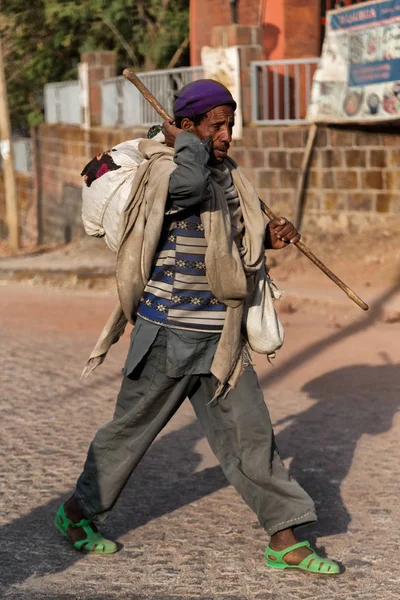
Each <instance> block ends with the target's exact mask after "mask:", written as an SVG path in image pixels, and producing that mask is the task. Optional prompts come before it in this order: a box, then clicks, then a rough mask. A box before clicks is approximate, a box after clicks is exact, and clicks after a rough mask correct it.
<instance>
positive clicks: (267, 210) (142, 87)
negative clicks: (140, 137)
mask: <svg viewBox="0 0 400 600" xmlns="http://www.w3.org/2000/svg"><path fill="white" fill-rule="evenodd" d="M122 74H123V76H124V77H125V78H126V79H128V80H129V81H130V82H131V83H133V84H134V85H135V86H136V87H137V89H138V90H139V92H140V93H141V94H142V95H143V96H144V98H145V99H146V100H147V101H148V102H149V103H150V104H151V106H152V107H153V108H154V109H155V110H156V111H157V112H158V114H159V115H160V117H162V118H163V119H164V121H172V120H173V118H172V117H171V115H169V114H168V113H167V111H166V110H165V108H164V107H163V106H161V104H160V103H159V102H158V100H157V99H156V98H155V97H154V96H153V94H152V93H151V92H150V90H149V89H148V88H147V87H146V86H145V85H144V83H143V82H142V81H141V80H140V79H139V77H138V76H137V75H136V74H135V73H133V71H130V70H129V69H125V70H124V71H123V73H122ZM260 203H261V209H262V211H263V213H264V214H265V215H267V217H268V218H269V219H271V220H272V219H276V218H277V217H276V215H275V214H274V213H273V212H272V210H271V209H270V208H268V206H267V205H266V204H265V202H263V201H262V200H261V199H260ZM295 246H296V247H297V248H298V249H299V250H300V252H302V253H303V254H304V255H305V256H307V258H309V259H310V260H311V262H313V263H314V264H315V265H316V266H317V267H318V268H319V269H321V271H322V272H323V273H325V275H327V276H328V277H329V279H331V280H332V281H333V282H334V283H336V285H337V286H339V287H340V289H341V290H343V291H344V293H345V294H346V295H347V296H348V297H349V298H350V299H351V300H353V302H355V303H356V304H358V306H359V307H360V308H362V309H363V310H368V308H369V307H368V304H366V303H365V302H364V300H362V299H361V298H360V297H359V296H357V294H356V293H355V292H353V290H351V289H350V288H349V287H348V286H347V285H346V284H345V283H343V281H342V280H341V279H339V277H337V276H336V275H335V274H334V273H332V271H331V270H330V269H328V267H326V266H325V265H324V263H323V262H321V261H320V260H319V258H317V257H316V256H315V254H313V253H312V252H311V250H310V249H309V248H307V246H306V245H305V244H303V242H301V241H300V242H297V244H295Z"/></svg>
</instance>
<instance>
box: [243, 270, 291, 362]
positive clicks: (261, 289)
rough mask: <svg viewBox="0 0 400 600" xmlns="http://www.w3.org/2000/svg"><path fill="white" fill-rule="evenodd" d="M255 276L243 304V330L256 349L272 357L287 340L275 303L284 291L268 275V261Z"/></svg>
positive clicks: (253, 348)
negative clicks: (285, 339)
mask: <svg viewBox="0 0 400 600" xmlns="http://www.w3.org/2000/svg"><path fill="white" fill-rule="evenodd" d="M254 277H255V286H254V289H253V292H252V293H250V294H248V296H247V298H246V302H245V307H244V314H243V329H244V334H245V337H246V339H247V341H248V344H249V346H250V348H251V349H252V350H253V351H254V352H257V353H258V354H267V355H268V356H270V357H271V358H273V357H274V356H275V351H276V350H278V349H279V348H281V346H282V345H283V341H284V330H283V325H282V323H281V320H280V319H279V316H278V314H277V312H276V310H275V306H274V300H277V299H279V298H280V297H281V295H282V293H281V292H280V291H279V290H278V289H277V288H276V287H275V285H274V283H273V282H272V279H271V278H270V276H269V275H268V271H267V267H266V263H265V261H264V264H263V266H261V268H260V269H259V270H258V271H257V273H256V274H255V275H254ZM249 283H250V282H249Z"/></svg>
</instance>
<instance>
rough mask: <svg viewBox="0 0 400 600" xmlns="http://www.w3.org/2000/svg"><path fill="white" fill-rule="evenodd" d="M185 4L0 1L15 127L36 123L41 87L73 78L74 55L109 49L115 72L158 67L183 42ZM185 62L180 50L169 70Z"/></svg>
mask: <svg viewBox="0 0 400 600" xmlns="http://www.w3.org/2000/svg"><path fill="white" fill-rule="evenodd" d="M188 22H189V0H29V1H28V2H26V0H12V1H10V0H0V33H1V37H2V40H3V48H4V54H5V64H6V78H7V86H8V95H9V104H10V112H11V120H12V124H13V127H14V129H23V128H24V127H26V125H35V124H37V123H39V122H40V121H41V120H42V96H43V87H44V85H45V84H46V83H49V82H53V81H66V80H69V79H77V64H78V62H79V60H80V54H81V52H85V51H90V50H115V51H117V53H118V66H119V69H120V70H121V71H122V69H123V68H124V67H126V66H133V67H135V68H136V69H142V70H151V69H162V68H165V67H167V66H168V65H169V62H170V60H171V58H172V57H173V55H174V53H175V51H176V50H177V48H179V46H180V45H181V44H182V42H183V41H184V40H185V38H187V36H188V30H189V23H188ZM182 64H188V51H187V49H186V51H184V52H183V53H182V56H181V57H180V60H179V62H177V64H175V65H174V66H179V65H182Z"/></svg>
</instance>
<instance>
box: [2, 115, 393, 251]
mask: <svg viewBox="0 0 400 600" xmlns="http://www.w3.org/2000/svg"><path fill="white" fill-rule="evenodd" d="M307 132H308V127H305V126H304V127H245V128H244V134H243V139H242V141H241V142H235V144H234V146H233V147H232V148H231V156H232V158H234V159H235V160H237V161H238V163H239V165H240V166H241V167H242V168H243V169H244V170H245V172H246V174H247V176H248V177H249V179H250V180H251V181H252V183H253V185H254V186H255V187H256V189H257V191H258V193H259V195H260V197H261V198H262V199H263V200H265V202H266V203H267V204H268V205H269V206H270V207H271V209H272V210H273V211H274V212H276V213H278V214H284V215H286V216H288V217H289V218H293V217H294V199H295V191H296V187H297V182H298V177H299V172H300V167H301V162H302V159H303V153H304V147H305V144H306V141H307ZM143 135H145V130H143V129H132V128H129V129H114V130H111V129H103V128H93V129H91V130H89V131H85V130H84V129H81V128H80V127H76V126H68V125H41V126H40V127H39V130H38V148H39V153H38V171H39V176H38V187H39V198H40V202H39V213H40V217H41V218H40V223H39V224H38V223H37V213H38V209H37V205H36V197H37V196H36V194H35V186H34V179H33V177H31V176H29V175H25V174H22V173H21V174H17V186H18V198H19V203H20V219H21V233H22V242H23V244H24V245H30V244H33V243H35V242H36V239H37V234H38V225H39V227H40V230H41V232H42V237H41V242H42V243H50V242H57V243H64V242H68V241H70V240H71V239H74V238H77V237H81V236H83V235H85V234H84V231H83V227H82V224H81V218H80V211H81V186H82V179H81V177H80V173H81V171H82V169H83V167H84V166H85V164H86V163H87V161H88V160H90V159H91V158H92V157H93V156H94V155H95V154H97V153H98V152H101V151H104V150H107V149H108V148H110V147H112V146H114V145H115V144H118V143H120V142H122V141H124V140H126V139H133V138H135V137H142V136H143ZM306 198H307V199H306V211H305V216H306V219H305V222H304V228H303V229H306V228H307V226H308V225H310V224H311V223H315V222H317V223H318V225H319V227H325V226H326V227H332V226H336V227H338V228H339V229H340V230H341V231H345V230H346V229H354V228H359V227H361V226H362V225H364V224H368V223H372V222H374V223H375V222H377V221H378V222H379V221H380V222H383V223H384V222H385V221H386V220H387V219H393V218H395V217H396V218H398V219H399V221H400V130H399V129H398V130H397V132H393V131H392V132H375V131H372V130H369V131H362V130H359V131H356V130H349V129H336V128H324V127H322V128H320V130H319V134H318V137H317V141H316V147H315V150H314V154H313V158H312V163H311V169H310V173H309V180H308V188H307V196H306ZM4 214H5V207H4V187H3V184H2V179H1V177H0V238H1V237H3V238H4V237H5V236H6V229H5V224H4Z"/></svg>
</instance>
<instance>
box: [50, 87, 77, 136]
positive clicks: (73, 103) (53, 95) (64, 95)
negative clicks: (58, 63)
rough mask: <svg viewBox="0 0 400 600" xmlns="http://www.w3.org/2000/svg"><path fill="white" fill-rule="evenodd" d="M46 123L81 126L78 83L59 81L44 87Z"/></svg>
mask: <svg viewBox="0 0 400 600" xmlns="http://www.w3.org/2000/svg"><path fill="white" fill-rule="evenodd" d="M44 115H45V122H46V123H68V124H70V125H81V124H82V108H81V97H80V84H79V81H60V82H57V83H47V84H46V85H45V86H44Z"/></svg>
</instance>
